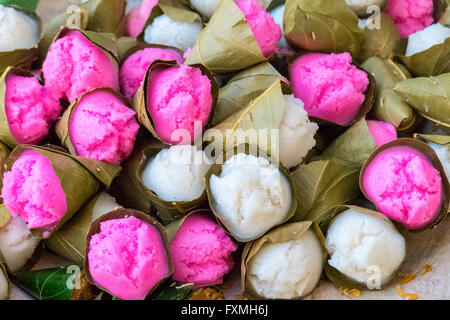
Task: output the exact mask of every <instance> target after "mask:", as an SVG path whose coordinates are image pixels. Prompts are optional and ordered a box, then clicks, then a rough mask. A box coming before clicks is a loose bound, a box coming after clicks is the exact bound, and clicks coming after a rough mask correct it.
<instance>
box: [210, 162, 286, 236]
mask: <svg viewBox="0 0 450 320" xmlns="http://www.w3.org/2000/svg"><path fill="white" fill-rule="evenodd" d="M209 185H210V191H211V194H212V197H213V198H214V203H215V211H216V214H217V215H218V216H219V217H220V218H221V220H222V222H223V223H224V225H225V226H226V227H227V229H228V230H229V231H230V232H231V233H232V234H233V236H235V237H236V238H238V239H240V240H242V241H248V240H251V239H255V238H257V237H259V236H261V235H262V234H264V233H266V232H267V231H269V230H270V229H271V228H273V227H274V226H276V225H279V224H280V223H281V222H283V221H284V219H285V218H286V217H287V215H288V213H289V210H290V208H291V204H292V191H291V188H290V185H289V182H288V180H287V179H286V177H285V176H284V175H283V174H282V173H281V172H280V170H279V169H278V168H277V167H276V166H275V165H274V164H272V163H271V162H269V161H268V160H267V159H265V158H263V157H256V156H253V155H248V154H244V153H238V154H236V155H233V156H232V157H231V158H230V159H228V160H227V161H225V163H224V164H223V165H222V172H221V174H220V176H216V175H211V177H210V179H209Z"/></svg>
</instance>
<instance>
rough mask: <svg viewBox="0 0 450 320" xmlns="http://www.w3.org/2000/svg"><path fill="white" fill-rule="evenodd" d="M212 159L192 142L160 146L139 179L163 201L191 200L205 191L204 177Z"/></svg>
mask: <svg viewBox="0 0 450 320" xmlns="http://www.w3.org/2000/svg"><path fill="white" fill-rule="evenodd" d="M210 167H211V162H210V161H209V160H208V158H207V157H206V154H205V153H204V152H203V151H202V150H197V148H196V147H195V146H192V145H176V146H171V147H170V148H168V149H163V150H161V151H160V152H158V154H157V155H156V156H155V157H152V158H150V159H149V160H148V162H147V164H146V165H145V167H144V170H143V171H142V182H143V183H144V185H145V186H146V187H147V188H149V189H150V190H152V191H153V192H154V193H156V194H157V196H158V197H160V198H161V199H163V200H164V201H191V200H195V199H198V198H199V197H200V196H201V195H202V194H203V192H204V191H205V182H204V181H203V179H204V177H205V174H206V172H208V170H209V168H210Z"/></svg>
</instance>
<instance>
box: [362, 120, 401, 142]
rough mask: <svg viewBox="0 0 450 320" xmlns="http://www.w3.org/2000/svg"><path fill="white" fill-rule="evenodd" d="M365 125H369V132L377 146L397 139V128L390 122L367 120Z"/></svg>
mask: <svg viewBox="0 0 450 320" xmlns="http://www.w3.org/2000/svg"><path fill="white" fill-rule="evenodd" d="M367 126H368V127H369V131H370V134H371V135H372V137H373V139H374V140H375V144H376V145H377V147H380V146H382V145H383V144H385V143H388V142H391V141H394V140H395V139H397V130H396V129H395V127H394V126H393V125H392V124H390V123H387V122H383V121H376V120H367Z"/></svg>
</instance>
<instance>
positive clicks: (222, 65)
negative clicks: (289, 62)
mask: <svg viewBox="0 0 450 320" xmlns="http://www.w3.org/2000/svg"><path fill="white" fill-rule="evenodd" d="M266 60H267V59H266V57H264V55H263V54H262V52H261V49H260V48H259V45H258V43H257V42H256V39H255V36H254V35H253V32H252V30H251V29H250V26H249V25H248V22H247V20H246V19H245V17H244V14H243V13H242V11H241V10H240V9H239V7H238V6H236V4H235V3H234V1H233V0H222V1H220V3H219V6H218V7H217V9H216V11H215V12H214V14H213V16H212V17H211V19H210V20H209V23H208V24H207V26H206V27H205V28H204V29H203V31H202V32H201V33H200V35H199V37H198V38H197V44H196V45H195V47H194V49H193V50H192V52H191V53H190V55H189V57H188V58H187V59H186V64H189V65H196V64H202V65H204V66H205V67H206V68H208V69H209V70H210V71H211V72H212V73H213V74H226V73H230V72H235V71H240V70H244V69H247V68H249V67H251V66H253V65H256V64H258V63H261V62H264V61H266Z"/></svg>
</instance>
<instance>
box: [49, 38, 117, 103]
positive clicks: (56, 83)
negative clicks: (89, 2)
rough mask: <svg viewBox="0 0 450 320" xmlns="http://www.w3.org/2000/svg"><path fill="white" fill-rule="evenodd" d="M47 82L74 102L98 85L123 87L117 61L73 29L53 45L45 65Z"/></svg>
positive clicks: (57, 94)
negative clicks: (120, 82)
mask: <svg viewBox="0 0 450 320" xmlns="http://www.w3.org/2000/svg"><path fill="white" fill-rule="evenodd" d="M42 73H43V74H44V78H45V86H46V88H48V90H50V92H51V93H52V94H53V96H54V97H55V98H57V99H67V100H69V101H70V102H72V101H74V100H75V99H76V98H79V97H80V96H81V95H82V94H83V93H85V92H87V91H90V90H92V89H95V88H103V87H108V88H113V89H115V90H117V91H118V90H119V75H118V74H119V70H118V66H117V63H116V62H115V61H113V60H112V58H110V57H109V56H108V55H107V54H106V53H105V52H104V51H103V50H102V49H100V48H99V47H98V46H96V45H95V44H93V43H92V42H90V41H89V40H88V39H87V38H85V37H84V36H83V35H82V34H81V33H80V32H78V31H74V30H73V31H69V32H67V33H66V34H64V35H63V36H62V37H61V38H59V39H58V40H56V41H55V42H54V43H53V44H52V45H51V47H50V49H49V51H48V54H47V57H46V58H45V61H44V63H43V65H42Z"/></svg>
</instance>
